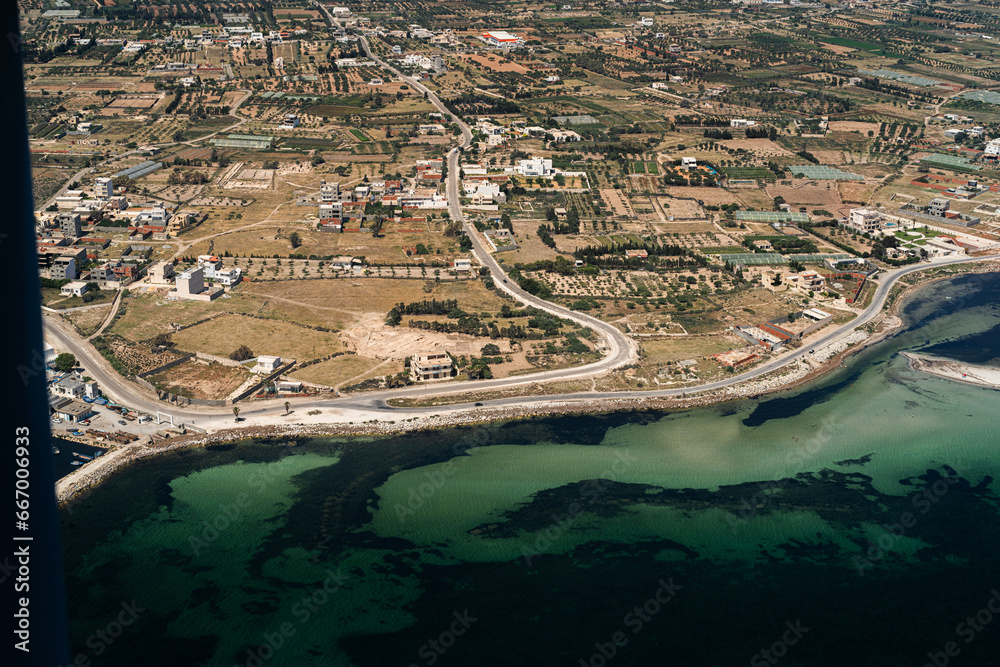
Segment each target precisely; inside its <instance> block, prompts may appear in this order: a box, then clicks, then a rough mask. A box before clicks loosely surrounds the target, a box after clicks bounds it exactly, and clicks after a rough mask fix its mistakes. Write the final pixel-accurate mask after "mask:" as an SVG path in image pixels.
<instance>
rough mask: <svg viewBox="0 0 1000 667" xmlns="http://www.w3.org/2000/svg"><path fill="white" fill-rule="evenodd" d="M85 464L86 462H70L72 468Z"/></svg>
mask: <svg viewBox="0 0 1000 667" xmlns="http://www.w3.org/2000/svg"><path fill="white" fill-rule="evenodd" d="M84 463H86V461H70V462H69V464H70V465H71V466H82V465H83V464H84Z"/></svg>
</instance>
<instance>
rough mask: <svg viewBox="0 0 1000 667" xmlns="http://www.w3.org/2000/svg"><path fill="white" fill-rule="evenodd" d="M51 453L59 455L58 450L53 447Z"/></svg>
mask: <svg viewBox="0 0 1000 667" xmlns="http://www.w3.org/2000/svg"><path fill="white" fill-rule="evenodd" d="M52 453H53V454H58V453H59V448H58V447H56V446H54V445H53V447H52Z"/></svg>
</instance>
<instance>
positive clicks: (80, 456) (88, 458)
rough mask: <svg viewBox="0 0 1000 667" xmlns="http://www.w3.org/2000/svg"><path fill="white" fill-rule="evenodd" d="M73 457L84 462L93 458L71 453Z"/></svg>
mask: <svg viewBox="0 0 1000 667" xmlns="http://www.w3.org/2000/svg"><path fill="white" fill-rule="evenodd" d="M73 456H75V457H76V458H78V459H83V460H84V461H91V460H93V458H94V457H93V456H87V455H86V454H77V453H76V452H73Z"/></svg>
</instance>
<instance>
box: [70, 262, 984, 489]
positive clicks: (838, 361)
mask: <svg viewBox="0 0 1000 667" xmlns="http://www.w3.org/2000/svg"><path fill="white" fill-rule="evenodd" d="M990 268H991V267H990V266H989V265H987V266H985V267H978V266H977V267H976V270H972V271H966V272H963V273H961V274H948V275H944V276H932V277H928V278H927V279H926V280H918V281H917V282H916V283H915V284H912V285H908V286H907V287H905V288H904V289H903V290H902V291H901V292H899V293H898V294H897V295H896V297H895V298H894V299H893V300H892V302H891V304H889V306H888V308H886V309H885V310H883V311H882V312H881V313H880V314H879V315H878V316H877V317H876V318H875V319H874V320H873V321H872V322H871V323H869V325H867V327H871V326H872V324H874V328H873V329H872V330H871V331H866V330H865V328H859V329H856V330H855V331H854V332H852V334H851V335H850V336H849V338H851V340H847V341H846V342H845V341H839V342H837V343H835V344H832V345H830V346H828V348H833V349H829V350H828V356H826V357H825V358H824V359H823V360H822V361H819V362H818V363H817V364H816V365H813V364H810V363H804V362H799V364H798V365H796V366H794V367H792V369H791V371H788V370H787V369H784V372H781V371H778V372H779V373H780V374H779V375H777V376H775V377H772V376H764V377H761V378H755V379H753V380H750V381H748V382H747V383H746V384H745V385H744V384H739V385H734V386H732V387H727V388H726V389H722V390H717V391H713V392H706V393H704V394H697V395H694V396H689V397H680V398H678V397H663V398H659V397H655V396H650V397H640V398H605V399H591V400H587V399H582V398H580V399H577V398H574V399H554V400H551V401H546V399H545V397H544V396H538V397H536V404H534V405H520V406H509V407H507V406H503V407H480V408H476V409H474V410H460V411H454V412H449V413H447V414H444V415H430V416H426V417H414V418H409V419H405V420H390V421H381V420H376V421H374V422H371V423H363V424H353V423H350V424H343V423H340V424H337V423H318V424H289V425H277V424H273V425H261V426H245V427H234V428H227V429H220V430H218V431H213V432H212V433H208V434H205V433H196V434H189V435H184V436H179V437H176V438H170V439H168V440H164V441H161V442H159V443H154V444H149V445H141V444H138V443H133V444H129V445H124V446H121V447H112V448H110V449H109V450H108V453H107V454H106V455H104V456H101V457H100V458H99V459H96V460H95V461H93V462H92V465H91V466H82V467H81V468H80V469H79V470H77V471H74V472H72V473H70V474H69V475H66V476H65V477H63V478H61V479H59V480H57V481H56V489H55V491H56V502H57V505H58V506H59V507H60V508H65V507H66V506H68V505H71V504H73V503H74V502H77V501H78V500H79V498H80V497H81V496H83V495H85V494H86V493H87V492H88V491H91V490H93V489H95V488H96V487H97V486H99V485H100V484H101V483H103V482H104V481H106V480H107V479H108V478H110V477H111V476H112V475H114V474H116V473H117V472H119V471H120V470H122V469H124V468H127V467H128V466H130V465H131V464H133V463H135V462H137V461H140V460H143V459H146V458H148V457H150V456H156V455H158V454H162V453H165V452H169V451H173V450H175V449H182V448H186V447H203V446H206V445H213V444H227V443H237V442H240V441H243V440H248V439H252V438H264V437H290V436H291V437H295V436H299V437H317V436H333V437H366V436H386V435H394V434H400V433H411V432H417V431H427V430H434V429H439V428H449V427H456V426H473V425H476V424H483V423H492V422H498V421H510V420H515V419H531V418H536V417H550V416H559V415H569V414H580V413H586V414H610V413H615V412H621V411H625V410H628V411H639V410H686V409H691V408H697V407H705V406H708V405H714V404H720V403H725V402H728V401H734V400H745V399H754V398H759V397H761V396H766V395H768V394H773V393H777V392H781V391H787V390H791V389H796V388H798V387H801V386H803V385H805V384H807V383H809V382H812V381H814V380H817V379H819V378H821V377H823V376H824V375H826V374H827V373H830V372H831V371H833V370H835V369H837V368H840V367H841V366H843V363H844V360H845V359H847V358H848V357H850V356H851V355H854V354H857V353H859V352H861V351H863V350H865V349H867V348H868V347H871V346H872V345H875V344H877V343H879V342H881V341H883V340H885V339H886V338H888V337H890V336H891V335H893V334H894V333H896V332H897V331H899V330H900V329H901V328H902V327H903V320H902V319H901V318H900V317H899V316H898V310H899V306H900V304H902V303H903V302H905V301H906V299H907V298H908V297H910V296H911V295H912V293H913V292H915V291H917V290H919V289H921V288H924V287H926V286H928V285H931V284H934V283H936V282H940V281H942V280H947V279H949V278H954V277H956V276H958V275H971V274H975V273H984V272H987V271H989V269H990ZM890 296H891V292H890ZM828 348H827V349H828ZM821 351H822V350H821ZM908 358H909V357H908ZM809 366H811V367H809ZM911 367H912V359H911ZM915 370H919V369H915ZM951 379H954V378H951ZM998 388H1000V387H998ZM696 390H697V388H695V387H693V388H692V391H696ZM527 398H528V397H526V399H527ZM447 407H448V406H446V405H442V406H429V407H428V408H427V409H428V410H429V411H430V410H434V409H435V408H440V409H447Z"/></svg>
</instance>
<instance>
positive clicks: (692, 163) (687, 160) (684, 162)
mask: <svg viewBox="0 0 1000 667" xmlns="http://www.w3.org/2000/svg"><path fill="white" fill-rule="evenodd" d="M697 166H698V160H697V158H693V157H682V158H681V169H694V168H695V167H697Z"/></svg>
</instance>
